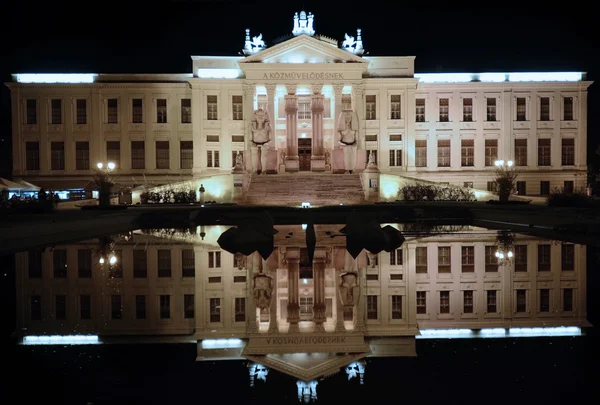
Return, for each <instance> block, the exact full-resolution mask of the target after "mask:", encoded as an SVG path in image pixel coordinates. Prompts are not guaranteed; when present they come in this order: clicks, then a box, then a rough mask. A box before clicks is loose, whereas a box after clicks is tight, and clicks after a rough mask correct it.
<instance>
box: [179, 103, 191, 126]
mask: <svg viewBox="0 0 600 405" xmlns="http://www.w3.org/2000/svg"><path fill="white" fill-rule="evenodd" d="M181 123H182V124H191V123H192V100H191V99H189V98H182V99H181Z"/></svg>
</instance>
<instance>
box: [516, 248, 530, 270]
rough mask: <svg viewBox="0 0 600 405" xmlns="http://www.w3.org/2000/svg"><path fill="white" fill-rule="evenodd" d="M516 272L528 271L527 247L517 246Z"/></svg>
mask: <svg viewBox="0 0 600 405" xmlns="http://www.w3.org/2000/svg"><path fill="white" fill-rule="evenodd" d="M515 271H527V245H515Z"/></svg>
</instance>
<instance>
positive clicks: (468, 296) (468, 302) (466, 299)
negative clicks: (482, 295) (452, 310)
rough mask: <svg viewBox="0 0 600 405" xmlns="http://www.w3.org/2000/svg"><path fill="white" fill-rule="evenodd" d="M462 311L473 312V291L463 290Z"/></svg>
mask: <svg viewBox="0 0 600 405" xmlns="http://www.w3.org/2000/svg"><path fill="white" fill-rule="evenodd" d="M463 312H464V313H465V314H472V313H473V291H469V290H465V291H463Z"/></svg>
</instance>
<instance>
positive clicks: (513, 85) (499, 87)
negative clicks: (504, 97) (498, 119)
mask: <svg viewBox="0 0 600 405" xmlns="http://www.w3.org/2000/svg"><path fill="white" fill-rule="evenodd" d="M591 83H592V82H499V83H490V82H465V83H421V82H417V89H423V90H429V89H445V90H464V89H465V88H469V89H491V90H496V91H511V90H512V89H518V90H526V89H530V90H536V89H555V90H560V89H565V88H568V89H580V88H582V87H584V88H587V87H589V85H590V84H591Z"/></svg>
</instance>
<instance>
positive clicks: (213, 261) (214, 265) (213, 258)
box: [208, 252, 221, 269]
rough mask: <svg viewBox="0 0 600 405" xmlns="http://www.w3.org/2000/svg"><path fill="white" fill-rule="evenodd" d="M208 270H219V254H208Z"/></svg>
mask: <svg viewBox="0 0 600 405" xmlns="http://www.w3.org/2000/svg"><path fill="white" fill-rule="evenodd" d="M208 268H209V269H219V268H221V252H208Z"/></svg>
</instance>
